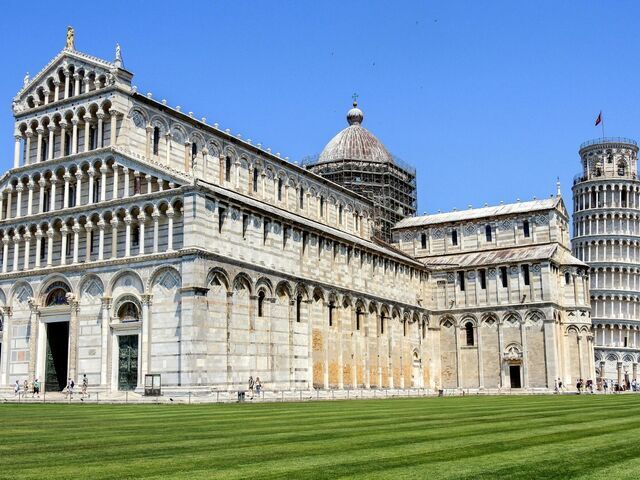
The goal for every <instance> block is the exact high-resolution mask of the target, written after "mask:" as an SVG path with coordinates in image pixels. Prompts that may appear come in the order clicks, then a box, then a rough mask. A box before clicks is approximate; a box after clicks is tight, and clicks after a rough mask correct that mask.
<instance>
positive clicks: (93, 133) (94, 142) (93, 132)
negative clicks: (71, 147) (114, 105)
mask: <svg viewBox="0 0 640 480" xmlns="http://www.w3.org/2000/svg"><path fill="white" fill-rule="evenodd" d="M88 140H89V150H95V149H96V148H97V147H98V130H97V129H96V128H95V127H94V126H93V125H91V126H90V127H89V138H88Z"/></svg>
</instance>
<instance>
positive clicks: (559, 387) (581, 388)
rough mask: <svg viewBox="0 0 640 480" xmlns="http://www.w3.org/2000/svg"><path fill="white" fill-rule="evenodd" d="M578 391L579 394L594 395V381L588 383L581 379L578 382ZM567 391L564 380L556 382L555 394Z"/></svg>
mask: <svg viewBox="0 0 640 480" xmlns="http://www.w3.org/2000/svg"><path fill="white" fill-rule="evenodd" d="M576 390H577V391H578V394H580V393H593V380H587V381H586V382H585V381H584V380H583V379H582V378H580V379H578V381H577V382H576ZM566 391H567V387H566V386H565V384H564V383H563V382H562V379H560V378H558V379H557V380H556V381H555V386H554V392H555V393H564V392H566Z"/></svg>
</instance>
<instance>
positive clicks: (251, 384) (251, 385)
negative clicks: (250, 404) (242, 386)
mask: <svg viewBox="0 0 640 480" xmlns="http://www.w3.org/2000/svg"><path fill="white" fill-rule="evenodd" d="M254 386H255V382H254V381H253V376H251V375H249V391H250V392H251V399H253V387H254Z"/></svg>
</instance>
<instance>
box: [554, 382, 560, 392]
mask: <svg viewBox="0 0 640 480" xmlns="http://www.w3.org/2000/svg"><path fill="white" fill-rule="evenodd" d="M553 393H556V394H557V393H559V389H558V380H556V381H554V382H553Z"/></svg>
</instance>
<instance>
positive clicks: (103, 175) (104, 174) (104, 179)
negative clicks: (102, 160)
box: [100, 164, 109, 202]
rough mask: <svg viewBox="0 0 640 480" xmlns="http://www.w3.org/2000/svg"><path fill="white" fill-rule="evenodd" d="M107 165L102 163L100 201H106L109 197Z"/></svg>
mask: <svg viewBox="0 0 640 480" xmlns="http://www.w3.org/2000/svg"><path fill="white" fill-rule="evenodd" d="M108 168H109V167H107V165H105V164H102V166H101V167H100V174H101V177H100V178H101V181H100V201H101V202H104V201H105V200H106V199H107V169H108Z"/></svg>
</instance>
